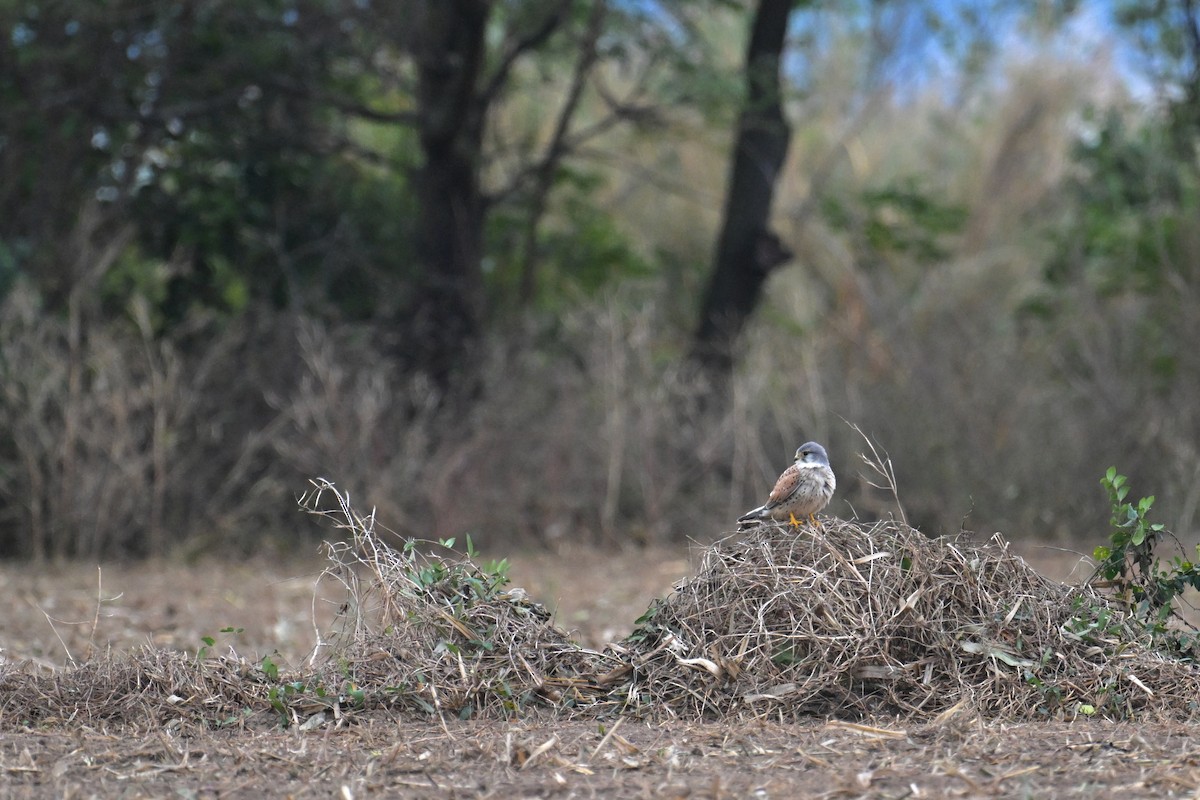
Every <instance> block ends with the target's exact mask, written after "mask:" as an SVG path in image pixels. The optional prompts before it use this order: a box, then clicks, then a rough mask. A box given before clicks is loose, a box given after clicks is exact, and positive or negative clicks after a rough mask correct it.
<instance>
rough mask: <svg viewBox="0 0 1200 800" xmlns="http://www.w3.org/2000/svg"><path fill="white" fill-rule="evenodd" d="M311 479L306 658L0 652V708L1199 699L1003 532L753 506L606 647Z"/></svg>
mask: <svg viewBox="0 0 1200 800" xmlns="http://www.w3.org/2000/svg"><path fill="white" fill-rule="evenodd" d="M330 497H332V498H335V501H336V502H334V503H333V504H332V505H330V504H329V503H328V498H330ZM304 502H305V504H306V506H307V508H308V509H309V510H310V511H312V512H314V513H317V514H319V515H322V516H325V517H330V518H333V520H334V522H335V524H336V525H337V526H338V527H339V528H340V529H342V530H344V531H345V532H346V534H347V536H346V537H345V538H344V540H342V541H339V542H337V543H333V544H330V545H329V557H330V566H329V568H328V569H327V571H326V573H325V576H324V580H325V581H334V582H335V583H334V586H336V587H337V588H338V590H339V594H341V593H342V592H343V591H344V600H343V601H342V604H341V606H340V608H339V615H338V625H337V629H336V630H335V631H333V632H331V633H330V634H329V635H328V636H327V637H326V638H324V639H323V640H322V641H321V642H320V643H319V644H318V646H317V648H316V650H315V651H314V653H313V656H312V658H311V659H310V660H309V662H308V664H307V665H305V666H304V667H302V668H299V669H295V670H292V671H290V672H288V673H283V672H281V671H280V670H279V668H278V667H276V666H275V665H274V664H271V663H270V661H269V659H267V660H264V661H263V662H262V663H257V664H256V663H250V662H248V661H246V660H245V659H242V658H240V657H238V656H237V655H236V654H235V653H232V652H231V653H229V654H228V655H225V656H221V657H214V656H208V657H195V656H186V655H184V654H181V653H174V652H169V651H162V650H154V649H144V650H141V651H138V652H135V653H132V654H128V655H123V656H110V657H107V658H100V659H95V660H93V661H92V662H89V663H87V664H84V665H82V666H78V667H75V668H72V669H68V670H64V671H60V672H57V673H53V674H47V673H38V672H36V671H34V670H32V669H29V668H27V667H22V666H20V665H13V664H8V665H0V691H2V696H3V700H2V701H0V728H8V729H12V728H17V727H25V726H52V725H60V724H84V725H93V726H94V725H100V726H108V725H112V726H119V725H123V724H132V725H138V726H158V725H174V726H178V725H180V724H183V723H194V724H201V725H206V726H222V725H225V726H228V725H247V724H254V723H257V724H262V723H263V721H270V723H272V724H274V723H283V724H294V725H300V726H306V725H307V726H315V725H319V724H325V723H327V722H336V721H340V720H345V719H350V718H353V716H354V715H355V714H358V713H364V712H368V711H372V710H380V709H390V710H392V711H393V712H394V713H410V714H418V715H426V716H433V717H438V718H442V719H445V718H447V717H450V716H457V717H460V718H468V717H473V716H493V717H494V716H512V715H516V714H520V713H522V712H525V711H527V710H530V709H535V708H543V709H547V708H548V709H550V710H551V711H552V712H553V713H558V714H563V715H576V716H578V715H588V716H600V715H616V714H629V715H636V716H644V717H652V718H667V719H670V718H674V719H688V720H695V719H704V718H713V719H715V718H728V717H731V716H758V717H771V718H775V719H792V718H798V717H802V716H806V715H822V716H832V717H870V716H873V715H880V714H886V715H893V714H899V715H905V716H909V717H917V718H921V717H932V716H936V715H939V714H943V713H947V712H948V711H956V710H961V709H968V710H970V711H973V712H976V713H979V714H982V715H984V716H986V717H991V718H1002V719H1020V720H1031V719H1038V718H1060V719H1061V718H1070V717H1073V716H1076V715H1100V716H1104V717H1110V718H1139V717H1142V718H1152V719H1194V718H1195V717H1196V716H1197V712H1198V710H1200V709H1198V708H1197V699H1196V698H1200V669H1198V668H1197V667H1196V666H1195V664H1194V663H1191V662H1189V661H1186V660H1182V659H1180V658H1177V657H1173V656H1170V655H1167V654H1165V653H1164V652H1162V651H1161V650H1160V649H1159V648H1158V647H1156V646H1155V642H1154V641H1153V640H1152V639H1151V636H1150V634H1149V633H1147V632H1146V630H1145V628H1144V627H1142V626H1140V625H1138V624H1137V623H1136V622H1135V621H1134V619H1133V618H1132V617H1131V616H1130V615H1129V614H1128V613H1127V612H1126V611H1125V610H1123V609H1122V608H1121V607H1119V606H1118V605H1117V604H1116V603H1114V602H1112V601H1110V600H1109V599H1107V598H1106V597H1105V596H1103V595H1102V594H1100V593H1099V592H1097V591H1095V590H1093V589H1091V588H1089V587H1086V586H1085V587H1077V588H1072V587H1067V586H1063V585H1061V584H1058V583H1055V582H1053V581H1050V580H1047V579H1045V578H1043V577H1042V576H1041V575H1039V574H1038V573H1037V572H1036V571H1035V570H1034V569H1032V568H1031V567H1029V566H1028V565H1027V564H1026V563H1025V562H1024V561H1023V560H1022V559H1020V558H1019V557H1017V556H1015V555H1013V554H1011V553H1010V552H1009V551H1008V549H1007V546H1006V545H1005V543H1004V542H1003V541H1002V540H1000V539H999V538H996V539H994V540H993V541H991V542H988V543H987V544H984V545H976V544H972V543H970V542H967V541H950V540H947V539H930V538H928V537H926V536H924V535H923V534H921V533H920V532H919V531H916V530H914V529H913V528H911V527H909V526H907V525H905V524H903V523H899V522H895V521H883V522H877V523H874V524H871V525H864V524H860V523H857V522H851V521H845V520H839V519H834V518H824V519H822V520H820V524H819V526H817V527H812V526H808V525H805V526H803V527H802V528H800V529H798V530H795V529H792V528H789V527H787V526H779V525H773V524H772V525H760V526H757V527H754V528H752V529H750V530H748V531H746V532H744V533H741V534H737V535H734V536H731V537H729V538H726V539H724V540H721V541H719V542H717V543H715V544H713V545H711V546H710V547H707V548H705V550H704V553H703V557H702V561H701V563H700V567H699V570H698V573H697V575H696V576H695V577H694V578H692V579H690V580H687V581H684V582H682V583H681V584H680V585H679V586H678V587H677V588H676V590H675V591H674V592H673V593H672V594H671V595H670V596H668V597H667V598H665V599H663V600H659V601H656V602H655V603H654V604H653V605H652V606H651V608H650V609H649V610H648V611H647V612H646V614H645V615H644V616H643V617H642V618H641V619H640V620H639V621H638V627H637V628H636V629H635V631H634V633H633V634H632V635H631V636H629V637H628V638H626V639H625V640H624V641H622V642H620V643H614V644H611V645H609V646H608V647H607V648H605V649H604V650H603V651H597V650H589V649H586V648H583V647H580V646H579V645H578V644H576V643H575V642H573V641H571V639H570V638H569V637H568V636H567V634H566V633H565V632H563V631H562V630H561V629H559V628H558V627H556V626H555V625H554V624H553V621H552V619H551V616H550V615H549V614H548V613H547V612H546V610H545V609H544V608H542V607H541V606H540V605H538V604H537V603H535V602H532V601H531V600H530V599H529V597H528V596H527V595H526V594H525V593H524V592H523V591H522V590H520V589H516V588H511V587H508V586H507V585H506V579H505V564H504V562H499V563H491V564H482V565H481V564H479V563H476V560H475V559H474V558H473V557H472V556H473V553H471V552H470V545H469V543H468V554H467V555H465V556H464V555H462V554H460V553H456V552H454V551H451V550H450V549H449V548H448V545H450V544H451V543H448V542H446V543H409V544H407V545H405V546H404V547H402V548H400V549H396V548H393V547H390V546H388V545H387V544H385V543H384V542H383V541H382V540H381V538H380V537H379V536H378V535H377V533H376V530H375V521H374V518H373V516H371V515H368V516H365V517H364V516H361V515H359V514H358V513H356V512H355V511H354V510H353V509H352V508H351V507H350V504H349V502H348V499H347V498H346V497H345V496H343V495H342V494H340V493H339V492H337V490H336V489H334V487H333V486H332V485H331V484H328V483H325V482H319V483H317V490H316V491H314V492H312V493H310V494H309V495H308V496H307V497H306V499H305V501H304ZM326 585H327V586H328V585H329V584H328V583H326Z"/></svg>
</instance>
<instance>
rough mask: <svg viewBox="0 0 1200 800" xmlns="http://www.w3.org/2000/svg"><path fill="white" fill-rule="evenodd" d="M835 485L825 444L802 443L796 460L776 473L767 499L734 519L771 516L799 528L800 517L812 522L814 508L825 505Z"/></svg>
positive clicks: (740, 520)
mask: <svg viewBox="0 0 1200 800" xmlns="http://www.w3.org/2000/svg"><path fill="white" fill-rule="evenodd" d="M836 487H837V480H836V479H835V478H834V477H833V470H832V469H831V468H830V467H829V456H827V455H826V454H825V448H824V447H822V446H821V445H819V444H817V443H816V442H808V443H806V444H802V445H800V449H799V450H797V451H796V463H795V464H792V465H791V466H790V467H788V468H787V469H785V470H784V471H783V474H782V475H780V476H779V480H777V481H776V482H775V488H774V489H772V490H771V496H770V497H768V498H767V502H766V503H765V504H764V505H761V506H759V507H758V508H756V509H754V510H753V511H747V512H746V513H745V514H743V515H742V516H740V517H738V522H739V523H741V522H753V521H755V520H768V519H773V520H775V521H777V522H790V523H791V524H792V527H793V528H799V527H800V520H801V519H804V518H805V517H808V521H809V522H810V523H812V524H814V525H815V524H816V521H817V518H816V514H817V512H818V511H820V510H821V509H823V508H824V507H825V506H827V505H829V500H830V498H832V497H833V490H834V489H835V488H836Z"/></svg>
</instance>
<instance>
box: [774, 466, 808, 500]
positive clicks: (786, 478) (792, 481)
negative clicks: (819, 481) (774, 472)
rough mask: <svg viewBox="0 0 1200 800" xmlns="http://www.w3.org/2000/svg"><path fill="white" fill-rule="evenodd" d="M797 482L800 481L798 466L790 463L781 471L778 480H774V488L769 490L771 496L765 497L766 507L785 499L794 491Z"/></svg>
mask: <svg viewBox="0 0 1200 800" xmlns="http://www.w3.org/2000/svg"><path fill="white" fill-rule="evenodd" d="M798 483H800V467H798V466H796V465H795V464H792V465H791V466H790V467H788V468H787V469H785V470H784V471H783V474H782V475H780V476H779V480H777V481H775V488H774V489H772V490H771V496H770V497H768V498H767V507H768V508H769V507H771V506H777V505H779V504H780V503H782V502H783V501H785V500H787V499H788V498H789V497H790V496H791V495H792V492H794V491H796V485H797V484H798Z"/></svg>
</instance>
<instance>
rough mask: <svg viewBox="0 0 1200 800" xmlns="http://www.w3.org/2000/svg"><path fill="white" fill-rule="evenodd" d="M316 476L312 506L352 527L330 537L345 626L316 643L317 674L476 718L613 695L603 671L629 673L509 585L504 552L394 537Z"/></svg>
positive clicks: (367, 696)
mask: <svg viewBox="0 0 1200 800" xmlns="http://www.w3.org/2000/svg"><path fill="white" fill-rule="evenodd" d="M315 486H316V487H317V488H316V491H314V492H313V493H311V494H310V495H308V496H307V497H306V498H305V499H304V500H303V503H304V505H305V507H306V508H308V509H309V510H310V511H312V512H313V513H316V514H319V515H321V516H325V517H328V518H330V519H331V520H333V522H334V524H335V526H336V527H338V528H340V529H342V530H344V531H346V532H347V534H348V535H347V537H346V539H345V540H343V541H341V542H337V543H332V544H329V545H328V546H327V547H328V555H329V559H330V566H329V568H327V569H326V571H325V577H326V578H327V579H330V580H334V581H337V582H338V583H340V584H341V586H342V587H344V590H345V597H346V601H345V603H344V605H342V607H341V609H340V613H339V630H338V631H337V632H336V634H335V635H333V636H332V637H331V638H330V640H329V641H327V642H324V643H322V645H320V646H319V647H318V656H321V651H325V652H324V657H319V658H317V659H315V662H319V666H318V673H319V675H320V677H319V678H318V680H317V682H318V683H320V684H322V685H331V684H335V683H338V682H342V683H344V684H346V685H347V686H353V687H356V689H355V691H358V692H362V695H361V697H360V699H361V701H362V702H364V703H367V704H369V705H370V706H372V707H378V706H384V707H388V708H399V709H404V710H416V711H422V712H427V713H436V714H438V715H445V714H453V715H457V716H461V717H467V716H471V715H474V714H479V713H482V714H493V715H494V714H497V713H500V714H512V713H516V712H518V711H521V710H524V709H526V708H529V707H531V706H545V705H550V706H555V707H562V708H573V707H580V706H590V705H592V704H594V703H596V702H598V701H600V700H602V699H603V697H604V694H605V689H604V685H605V683H606V680H605V678H604V675H603V673H604V672H606V671H611V670H612V669H617V670H618V672H617V673H616V674H624V672H621V671H620V666H621V664H620V663H619V661H618V660H617V658H616V657H615V656H614V655H612V654H604V653H599V652H596V651H593V650H588V649H585V648H583V647H580V646H579V645H578V644H576V643H575V642H573V641H571V640H570V638H569V637H568V636H567V634H566V633H565V632H564V631H562V630H561V629H560V628H558V627H557V626H555V625H554V624H553V622H552V621H551V615H550V613H549V612H548V611H547V610H546V609H545V608H544V607H543V606H541V605H539V604H538V603H535V602H533V601H531V600H530V599H529V597H528V595H527V594H526V592H525V591H524V590H523V589H520V588H508V587H506V584H507V578H506V574H505V573H506V571H507V565H506V562H503V561H502V562H494V563H491V564H483V565H480V564H477V563H476V562H475V561H474V560H473V559H472V558H471V555H472V554H471V553H470V549H471V548H470V545H469V543H468V554H467V555H463V554H461V553H457V552H455V551H452V550H451V549H450V546H451V545H452V544H453V542H452V541H451V542H417V541H411V540H410V541H408V542H407V543H406V544H405V546H404V547H403V548H401V549H399V550H398V549H396V548H393V547H390V546H389V545H387V544H386V543H384V542H383V541H381V539H380V538H379V536H378V535H377V534H376V531H375V519H374V516H373V515H372V516H368V517H363V516H362V515H359V514H358V513H357V512H355V511H354V510H353V508H351V507H350V503H349V499H348V498H347V497H346V496H345V495H343V494H341V493H340V492H338V491H337V490H336V489H335V488H334V487H333V486H332V484H330V483H328V482H325V481H319V482H316V483H315ZM326 496H332V497H333V498H334V499H335V501H336V503H335V505H334V507H332V508H326V507H324V506H323V503H324V498H325V497H326ZM606 664H607V665H608V667H607V668H606V667H605V665H606Z"/></svg>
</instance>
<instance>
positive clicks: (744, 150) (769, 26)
mask: <svg viewBox="0 0 1200 800" xmlns="http://www.w3.org/2000/svg"><path fill="white" fill-rule="evenodd" d="M791 8H792V0H759V3H758V8H757V9H756V11H755V14H754V23H753V28H752V30H751V33H750V43H749V47H748V48H747V53H746V102H745V106H744V107H743V109H742V113H741V117H740V120H739V123H738V131H737V138H736V141H735V143H734V149H733V164H732V167H731V173H730V178H729V188H728V190H727V192H726V195H725V212H724V223H723V227H722V229H721V234H720V238H719V240H718V243H717V252H716V263H715V264H714V266H713V272H712V277H711V279H710V281H709V285H708V289H707V291H706V293H705V297H704V302H703V305H702V307H701V311H700V324H699V326H698V328H697V330H696V334H695V337H694V340H693V346H692V353H691V356H692V361H693V362H694V363H696V364H697V365H698V366H699V367H700V368H701V370H702V372H703V373H704V374H705V375H706V376H707V377H708V378H709V379H710V381H712V387H713V388H714V389H718V388H719V387H720V386H721V385H724V384H725V383H726V382H727V380H728V378H729V375H730V373H731V372H732V370H733V355H734V347H735V345H736V343H737V339H738V336H739V334H740V333H741V331H742V329H743V328H744V327H745V325H746V321H747V320H748V319H749V317H750V315H751V314H752V313H753V311H754V309H755V307H756V306H757V305H758V302H759V299H760V297H761V295H762V289H763V284H764V283H765V282H766V279H767V276H768V275H769V274H770V273H771V271H772V270H774V269H775V268H776V267H778V266H779V265H781V264H784V263H786V262H787V261H788V260H789V259H791V257H792V254H791V253H790V252H789V251H788V250H787V248H785V247H784V246H783V243H782V242H781V241H780V240H779V237H777V236H776V235H775V234H773V233H771V232H770V230H768V227H767V225H768V222H769V218H770V213H771V201H772V198H773V196H774V194H775V182H776V180H777V179H778V177H779V173H780V171H781V170H782V169H783V162H784V159H785V158H786V157H787V149H788V142H789V139H790V137H791V130H790V129H789V128H788V124H787V121H786V120H785V119H784V117H783V108H782V104H781V91H780V77H779V68H780V59H781V56H782V53H783V44H784V39H785V36H786V33H787V22H788V15H789V12H790V11H791Z"/></svg>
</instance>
